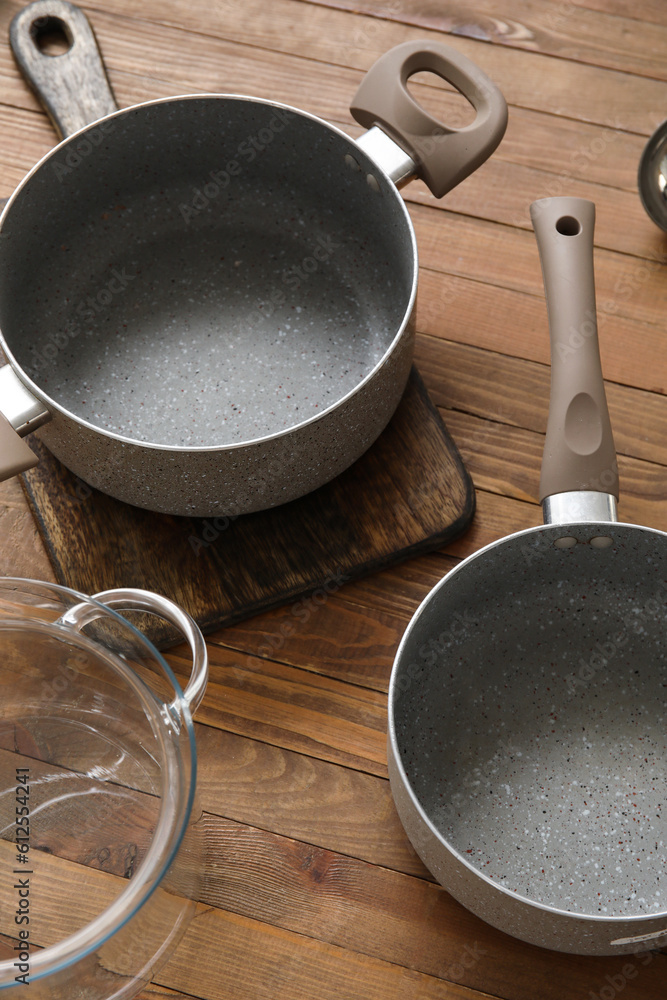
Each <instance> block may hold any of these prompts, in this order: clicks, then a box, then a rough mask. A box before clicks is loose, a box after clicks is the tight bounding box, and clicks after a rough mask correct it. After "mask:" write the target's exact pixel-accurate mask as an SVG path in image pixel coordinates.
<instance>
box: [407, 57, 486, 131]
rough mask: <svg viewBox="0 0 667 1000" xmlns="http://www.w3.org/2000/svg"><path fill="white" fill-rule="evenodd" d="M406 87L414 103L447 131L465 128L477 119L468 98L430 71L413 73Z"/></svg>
mask: <svg viewBox="0 0 667 1000" xmlns="http://www.w3.org/2000/svg"><path fill="white" fill-rule="evenodd" d="M406 85H407V88H408V90H409V91H410V93H411V94H412V96H413V97H414V99H415V101H417V102H418V104H419V105H420V106H421V107H422V108H424V110H425V111H428V113H429V114H430V115H433V117H434V118H437V119H438V121H441V122H443V124H444V125H445V126H446V127H447V129H461V128H467V126H468V125H472V123H473V122H474V121H475V118H476V117H477V111H476V110H475V107H474V106H473V104H472V103H471V102H470V101H469V100H468V98H467V97H466V96H465V95H464V94H462V93H461V91H460V90H457V89H456V87H455V86H454V85H453V84H451V83H449V81H447V80H443V78H442V77H441V76H438V74H437V73H434V72H433V71H432V70H422V71H421V72H419V73H413V74H412V75H411V76H409V77H408V80H407V84H406ZM413 88H414V89H413ZM443 132H444V129H443Z"/></svg>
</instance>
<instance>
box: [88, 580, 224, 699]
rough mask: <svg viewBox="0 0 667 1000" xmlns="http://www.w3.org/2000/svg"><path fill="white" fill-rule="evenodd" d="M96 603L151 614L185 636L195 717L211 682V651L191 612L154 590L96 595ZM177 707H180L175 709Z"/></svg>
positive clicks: (186, 695)
mask: <svg viewBox="0 0 667 1000" xmlns="http://www.w3.org/2000/svg"><path fill="white" fill-rule="evenodd" d="M92 600H93V601H99V602H100V604H106V605H107V607H109V608H113V609H114V610H115V611H118V612H122V611H147V612H149V614H152V615H157V616H158V618H164V619H165V621H168V622H171V624H172V625H175V626H176V628H177V629H178V630H179V631H180V632H181V633H182V634H183V637H184V638H185V640H186V642H187V643H188V645H189V646H190V652H191V653H192V671H191V673H190V679H189V681H188V683H187V686H186V688H185V690H184V691H183V697H184V698H185V701H186V702H187V704H188V707H189V709H190V713H191V715H194V714H195V712H196V711H197V709H198V708H199V705H200V704H201V700H202V698H203V697H204V692H205V691H206V684H207V682H208V651H207V649H206V643H205V642H204V636H203V635H202V633H201V630H200V628H199V626H198V625H197V623H196V622H195V620H194V618H192V617H191V616H190V615H189V614H188V613H187V611H184V610H183V608H181V607H179V605H178V604H175V603H174V601H170V600H169V598H167V597H162V596H161V595H160V594H154V593H153V592H152V591H150V590H139V589H137V588H134V587H128V588H121V589H117V590H104V591H102V592H101V593H99V594H93V596H92ZM173 707H176V706H173Z"/></svg>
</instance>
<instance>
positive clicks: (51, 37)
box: [30, 15, 74, 56]
mask: <svg viewBox="0 0 667 1000" xmlns="http://www.w3.org/2000/svg"><path fill="white" fill-rule="evenodd" d="M30 37H31V38H32V40H33V42H34V43H35V45H36V46H37V48H38V49H39V51H40V52H41V53H42V55H44V56H64V55H65V53H66V52H69V50H70V49H71V48H72V43H73V41H74V39H73V38H72V35H71V34H70V31H69V28H68V27H67V25H66V23H65V22H64V21H63V20H61V18H59V17H53V16H51V15H46V16H44V17H38V18H36V20H34V21H33V22H32V24H31V25H30Z"/></svg>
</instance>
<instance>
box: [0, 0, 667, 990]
mask: <svg viewBox="0 0 667 1000" xmlns="http://www.w3.org/2000/svg"><path fill="white" fill-rule="evenodd" d="M18 6H19V5H17V4H15V3H9V2H3V3H2V5H0V38H6V34H7V27H8V24H9V20H10V18H11V17H12V16H13V14H14V13H15V12H16V10H17V9H18ZM85 9H86V11H87V13H88V15H89V17H90V19H91V21H92V23H93V25H94V28H95V30H96V32H97V35H98V38H99V41H100V44H101V48H102V50H103V53H104V56H105V58H106V61H107V65H108V68H109V74H110V78H111V81H112V84H113V86H114V88H115V91H116V95H117V97H118V100H119V102H120V103H121V105H126V104H131V103H135V102H138V101H141V100H145V99H150V98H156V97H162V96H168V95H171V94H174V93H186V92H196V91H222V92H239V93H247V94H251V95H257V96H262V97H268V98H271V99H275V100H278V101H284V102H286V103H289V104H293V105H296V106H298V107H301V108H304V109H306V110H308V111H310V112H314V113H316V114H318V115H321V116H322V117H324V118H326V119H328V120H331V121H333V122H336V123H338V124H340V125H342V126H343V127H344V128H348V129H349V130H350V131H351V132H352V133H353V134H355V135H356V134H358V133H359V129H358V128H357V127H356V126H354V124H353V122H352V120H351V118H350V115H349V112H348V103H349V100H350V98H351V96H352V94H353V93H354V91H355V89H356V86H357V84H358V82H359V80H360V79H361V77H362V75H363V72H364V71H365V70H366V69H367V68H368V67H369V66H370V65H371V64H372V63H373V61H374V60H375V59H376V57H378V56H379V55H380V54H381V53H383V52H384V51H386V50H387V49H389V48H390V47H391V46H393V45H395V44H397V43H399V42H402V41H405V40H408V39H417V38H442V39H444V40H446V41H447V42H448V43H449V44H451V45H453V46H454V47H455V48H457V49H459V50H460V51H461V52H463V53H465V54H466V55H467V56H469V57H471V58H472V59H473V60H474V61H475V62H477V63H478V64H479V65H480V66H481V67H482V68H483V69H484V70H485V71H486V72H487V73H488V74H489V75H490V76H491V77H492V78H493V79H494V80H495V81H496V82H497V84H498V85H499V86H500V88H501V90H502V91H503V93H504V94H505V96H506V98H507V101H508V104H509V108H510V118H509V126H508V130H507V134H506V137H505V139H504V141H503V142H502V144H501V145H500V147H499V149H498V151H497V152H496V154H495V155H494V156H493V157H492V159H491V160H490V161H489V162H488V163H487V164H485V165H484V166H483V167H482V168H481V169H480V170H479V171H478V172H477V173H476V174H474V175H473V176H472V177H470V178H469V179H467V180H466V181H465V182H464V183H463V184H461V186H460V187H459V188H458V189H456V190H455V191H453V192H452V193H451V194H450V195H448V196H447V197H446V198H445V199H444V200H443V201H442V202H441V203H438V202H436V201H435V199H433V198H432V197H431V196H430V195H429V194H428V192H427V191H426V189H425V188H424V187H423V186H422V185H421V184H420V183H414V184H411V185H410V186H409V187H408V188H407V189H405V192H404V194H405V198H406V199H407V202H408V205H409V210H410V213H411V215H412V218H413V221H414V225H415V229H416V233H417V241H418V245H419V252H420V263H421V274H420V300H419V313H418V330H419V335H418V341H417V362H418V365H419V367H420V369H421V371H422V373H423V375H424V378H425V380H426V383H427V386H428V388H429V391H430V393H431V395H432V398H433V399H434V400H435V401H436V403H437V405H438V406H439V407H440V409H441V412H442V415H443V418H444V420H445V422H446V424H447V426H448V427H449V430H450V432H451V433H452V436H453V437H454V439H455V441H456V443H457V445H458V447H459V449H460V451H461V453H462V455H463V458H464V460H465V462H466V463H467V465H468V468H469V469H470V471H471V474H472V476H473V479H474V482H475V486H476V489H477V514H476V517H475V521H474V524H473V527H472V528H471V530H470V531H469V532H468V533H467V534H466V536H465V537H463V538H462V539H461V540H459V541H458V542H457V543H456V544H455V545H452V546H451V547H450V548H449V549H447V550H446V551H443V552H438V553H434V554H432V555H429V556H425V557H421V558H418V559H414V560H412V561H409V562H407V563H405V564H403V565H401V566H399V567H397V568H395V569H392V570H388V571H385V572H383V573H380V574H377V575H375V576H373V577H370V578H367V579H365V580H363V581H361V582H356V583H354V584H347V585H344V586H342V587H341V588H340V589H339V590H338V591H337V592H335V593H333V594H331V595H330V596H329V598H328V600H327V601H326V603H324V604H314V603H313V604H311V605H309V610H308V613H307V614H305V613H304V612H303V609H301V611H300V613H299V614H298V616H297V614H295V609H294V608H293V607H287V608H283V609H279V610H277V611H274V612H272V613H269V614H264V615H262V616H260V617H257V618H254V619H252V620H250V621H247V622H246V623H244V624H241V625H238V626H235V627H232V628H228V629H226V630H224V631H220V632H218V633H216V634H214V635H211V636H209V637H208V642H209V649H210V656H211V664H212V667H211V682H210V686H209V689H208V692H207V695H206V698H205V700H204V703H203V705H202V707H201V710H200V712H199V715H198V723H197V739H198V745H199V751H200V776H201V777H200V790H201V799H202V804H203V808H204V809H205V811H206V814H207V824H208V827H207V828H208V832H209V840H210V846H211V870H210V872H209V878H208V882H207V889H206V898H205V899H203V901H202V903H201V905H200V908H199V912H198V917H197V919H196V920H195V921H194V922H193V924H192V926H191V929H190V930H189V931H188V933H187V935H186V937H185V939H184V940H183V942H182V944H181V946H180V948H179V950H178V951H177V953H176V954H175V956H174V957H173V959H172V960H171V961H170V963H169V964H168V965H167V967H165V969H163V970H162V972H161V973H160V975H159V981H158V984H157V985H155V986H154V987H152V988H150V989H149V990H147V991H146V993H145V994H143V996H145V997H149V996H150V997H172V996H175V997H178V996H195V997H201V998H211V1000H223V998H224V1000H226V998H234V1000H265V998H266V1000H278V998H284V1000H297V998H304V1000H312V998H314V997H317V998H318V1000H328V998H332V1000H334V998H335V1000H347V998H349V1000H398V998H406V1000H407V998H417V997H419V998H428V1000H430V998H444V997H456V998H460V1000H473V998H477V997H481V996H487V995H490V996H494V997H503V998H507V1000H528V998H531V1000H563V998H579V997H581V998H582V1000H584V998H585V1000H589V998H591V997H593V998H597V997H600V998H603V1000H604V998H607V1000H610V998H611V997H614V996H617V995H618V994H620V993H622V995H623V1000H631V998H642V1000H649V998H658V997H662V998H664V997H665V993H666V990H667V986H666V983H667V956H666V955H664V954H659V953H648V954H646V955H644V956H642V957H630V958H628V957H625V958H583V957H578V956H568V955H561V954H557V953H551V952H548V951H545V950H542V949H539V948H536V947H532V946H528V945H525V944H523V943H521V942H518V941H515V940H513V939H512V938H510V937H508V936H506V935H504V934H502V933H500V932H498V931H496V930H494V929H492V928H490V927H488V926H487V925H486V924H485V923H483V922H482V921H481V920H479V919H478V918H476V917H474V916H472V915H471V914H469V913H468V912H467V911H466V910H465V909H464V908H463V907H462V906H460V905H459V904H458V903H456V902H455V901H454V900H453V899H452V898H451V897H450V896H449V895H448V894H447V893H446V892H445V891H444V890H442V889H441V888H440V887H438V886H437V885H436V884H435V883H434V882H433V880H432V879H431V878H430V876H429V875H428V873H427V872H426V870H425V869H424V867H423V866H422V864H421V862H420V861H419V860H418V858H417V857H416V855H415V854H414V852H413V851H412V849H411V847H410V845H409V843H408V841H407V839H406V837H405V835H404V833H403V831H402V828H401V825H400V823H399V820H398V818H397V816H396V813H395V810H394V807H393V804H392V799H391V796H390V791H389V785H388V782H387V777H386V756H385V728H386V691H387V685H388V681H389V675H390V671H391V665H392V660H393V655H394V652H395V650H396V647H397V645H398V642H399V639H400V637H401V634H402V632H403V630H404V629H405V626H406V624H407V622H408V621H409V619H410V616H411V614H412V612H413V611H414V609H415V608H416V607H417V605H418V603H419V602H420V600H421V599H422V598H423V597H424V596H425V595H426V594H427V592H428V591H429V589H430V588H431V587H432V586H433V585H434V584H435V583H436V582H437V581H438V580H439V579H440V577H441V576H442V575H443V574H444V572H445V571H446V570H448V569H449V568H450V567H451V566H453V565H454V564H455V563H456V561H457V560H459V559H460V558H461V557H463V556H465V555H467V554H468V553H470V552H473V551H475V549H477V548H478V547H479V546H480V545H482V544H484V543H486V542H488V541H490V540H492V539H495V538H499V537H501V536H502V535H504V534H507V533H509V532H511V531H514V530H516V529H519V528H523V527H527V526H530V525H534V524H538V523H540V520H541V513H540V508H539V506H538V504H537V490H538V480H539V466H540V458H541V450H542V443H543V432H544V428H545V423H546V412H547V395H548V382H549V368H548V356H549V351H548V337H547V327H546V312H545V306H544V299H543V290H542V282H541V274H540V266H539V261H538V256H537V249H536V244H535V239H534V236H533V233H532V230H531V227H530V221H529V215H528V206H529V204H530V202H531V201H532V200H533V199H535V198H539V197H545V196H548V195H556V194H574V195H581V196H585V197H587V198H590V199H592V200H593V201H595V203H596V205H597V230H596V260H595V263H596V278H597V291H598V308H599V325H600V342H601V350H602V360H603V369H604V372H605V375H606V378H607V380H608V394H609V404H610V410H611V416H612V422H613V425H614V429H615V436H616V443H617V448H618V452H619V466H620V478H621V491H622V497H621V505H620V516H621V518H622V519H623V520H629V521H637V522H639V523H645V524H648V525H651V526H654V527H658V528H661V529H663V530H667V496H666V493H667V470H666V469H665V465H666V464H667V400H665V398H664V397H665V394H666V393H667V352H666V351H665V340H666V339H667V330H665V325H666V323H665V315H666V314H667V308H666V306H667V268H666V267H665V262H666V261H667V254H666V251H667V237H665V236H664V235H663V234H662V232H661V231H660V230H658V229H657V228H656V227H655V226H654V225H653V223H652V222H651V221H650V220H649V219H648V218H647V217H646V215H645V214H644V211H643V209H642V207H641V204H640V201H639V198H638V195H637V190H636V171H637V164H638V160H639V157H640V154H641V151H642V149H643V146H644V144H645V142H646V139H647V137H648V136H649V135H650V133H651V132H652V130H653V129H654V127H655V126H656V124H657V123H658V122H659V121H661V120H662V119H663V118H664V117H666V116H667V6H666V5H665V4H664V2H663V0H634V2H633V3H632V4H628V3H624V2H622V0H539V2H536V0H505V2H504V3H501V2H499V0H475V2H472V3H465V2H463V0H459V2H445V0H438V2H436V0H328V2H327V0H321V2H301V0H145V2H142V3H139V2H137V0H107V2H105V3H104V4H100V5H98V6H95V5H92V6H89V5H86V6H85ZM422 83H424V81H423V80H422ZM417 92H418V93H419V95H420V97H421V99H422V100H423V101H424V102H425V103H427V104H428V106H429V107H430V108H433V109H437V108H438V107H439V102H441V101H445V100H446V99H445V97H444V95H443V92H442V91H441V90H440V91H439V90H438V89H437V88H436V87H434V86H433V81H432V80H431V81H430V82H429V83H428V85H422V86H419V87H418V90H417ZM0 128H1V131H2V143H0V196H6V195H8V194H10V192H11V191H12V188H13V186H14V185H15V184H16V183H17V182H18V181H19V180H20V178H21V177H22V175H23V174H24V172H25V171H26V170H27V169H28V168H29V167H30V166H31V165H32V164H33V163H34V162H35V161H36V160H37V158H38V157H39V156H41V155H42V154H44V153H45V152H46V151H47V150H48V149H49V148H50V147H51V145H52V143H53V136H52V132H51V129H50V126H49V124H48V121H47V119H46V116H45V114H44V113H43V112H42V111H41V110H40V108H39V107H38V105H37V103H36V101H35V100H34V98H33V97H32V95H31V94H30V93H29V91H28V89H27V87H26V86H25V84H24V83H23V81H22V79H21V78H20V76H19V73H18V71H17V69H16V67H15V65H14V63H13V59H12V56H11V54H10V51H9V48H8V46H7V45H6V44H0ZM0 542H1V544H0V572H2V573H4V574H8V575H18V576H34V577H38V578H43V579H53V573H52V570H51V567H50V565H49V563H48V560H47V558H46V555H45V553H44V550H43V548H42V545H41V541H40V539H39V536H38V535H37V532H36V529H35V525H34V523H33V521H32V518H31V515H30V512H29V510H28V507H27V504H26V502H25V499H24V497H23V494H22V491H21V487H20V485H19V484H18V483H17V482H10V483H6V484H4V485H2V487H0ZM286 624H287V625H289V626H290V628H289V629H285V628H284V626H285V625H286ZM285 633H287V637H286V635H285ZM170 657H171V660H172V662H173V663H174V665H175V666H176V667H177V668H180V669H182V670H184V669H185V660H184V657H185V654H184V652H183V650H181V649H176V650H175V651H173V653H171V654H170Z"/></svg>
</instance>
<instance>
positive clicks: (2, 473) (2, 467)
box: [0, 413, 39, 482]
mask: <svg viewBox="0 0 667 1000" xmlns="http://www.w3.org/2000/svg"><path fill="white" fill-rule="evenodd" d="M38 461H39V459H38V458H37V455H35V453H34V451H32V450H31V449H30V448H29V447H28V445H27V444H26V443H25V441H24V440H23V438H21V437H19V436H18V434H17V433H16V431H15V430H14V428H13V427H12V425H11V424H10V422H9V420H7V418H6V417H5V416H4V414H2V413H0V482H4V480H5V479H11V478H12V476H16V475H18V473H19V472H26V471H27V470H28V469H32V468H34V467H35V466H36V465H37V463H38Z"/></svg>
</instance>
